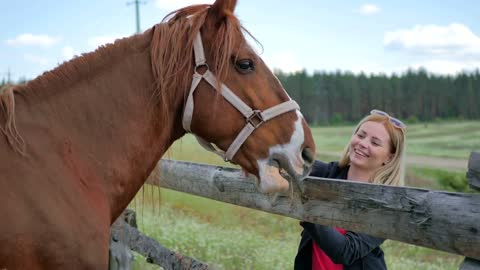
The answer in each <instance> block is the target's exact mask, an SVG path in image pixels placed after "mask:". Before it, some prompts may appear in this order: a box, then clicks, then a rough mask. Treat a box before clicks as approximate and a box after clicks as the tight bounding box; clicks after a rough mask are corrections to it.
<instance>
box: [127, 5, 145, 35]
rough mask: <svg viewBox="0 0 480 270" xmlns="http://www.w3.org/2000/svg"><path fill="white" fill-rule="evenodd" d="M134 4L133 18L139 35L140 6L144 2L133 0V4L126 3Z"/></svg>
mask: <svg viewBox="0 0 480 270" xmlns="http://www.w3.org/2000/svg"><path fill="white" fill-rule="evenodd" d="M131 4H135V18H136V23H137V32H136V33H137V34H138V33H140V4H145V2H144V1H139V0H134V1H133V2H127V5H131Z"/></svg>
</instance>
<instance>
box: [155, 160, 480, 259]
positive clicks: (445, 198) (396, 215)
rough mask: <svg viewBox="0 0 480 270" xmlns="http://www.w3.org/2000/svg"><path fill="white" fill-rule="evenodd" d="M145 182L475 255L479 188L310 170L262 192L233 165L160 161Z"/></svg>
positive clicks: (479, 255)
mask: <svg viewBox="0 0 480 270" xmlns="http://www.w3.org/2000/svg"><path fill="white" fill-rule="evenodd" d="M157 170H158V171H156V173H155V174H154V175H153V177H152V179H151V180H150V182H151V183H153V184H155V183H160V186H162V187H164V188H169V189H173V190H177V191H181V192H186V193H190V194H194V195H198V196H202V197H206V198H210V199H214V200H217V201H221V202H226V203H231V204H235V205H240V206H245V207H249V208H252V209H258V210H262V211H266V212H270V213H275V214H280V215H284V216H288V217H292V218H296V219H299V220H307V221H311V222H315V223H320V224H324V225H332V226H338V227H342V228H345V229H348V230H353V231H357V232H363V233H367V234H370V235H374V236H378V237H383V238H388V239H393V240H397V241H401V242H405V243H410V244H414V245H418V246H424V247H429V248H433V249H437V250H443V251H447V252H451V253H456V254H460V255H464V256H466V257H469V258H472V259H475V260H480V194H473V193H472V194H471V193H454V192H443V191H435V190H427V189H419V188H411V187H393V186H384V185H372V184H364V183H358V182H351V181H343V180H333V179H322V178H315V177H310V178H306V179H305V180H303V181H302V182H300V183H296V184H295V185H293V191H292V192H291V193H290V192H289V193H288V194H281V195H276V196H272V195H266V194H261V193H259V192H258V191H257V187H256V184H255V180H254V179H253V178H249V177H245V176H244V174H243V172H242V171H240V170H238V169H232V168H224V167H219V166H210V165H202V164H195V163H189V162H178V161H171V160H162V161H160V162H159V166H158V167H157Z"/></svg>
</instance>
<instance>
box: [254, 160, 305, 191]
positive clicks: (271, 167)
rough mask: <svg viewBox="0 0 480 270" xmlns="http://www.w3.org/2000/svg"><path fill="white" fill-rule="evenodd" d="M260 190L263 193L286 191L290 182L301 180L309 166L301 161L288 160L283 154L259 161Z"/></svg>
mask: <svg viewBox="0 0 480 270" xmlns="http://www.w3.org/2000/svg"><path fill="white" fill-rule="evenodd" d="M259 165H260V166H259V176H260V177H259V178H260V187H259V188H260V191H261V192H263V193H275V192H286V191H288V190H289V187H290V182H289V179H287V178H290V179H292V180H293V181H301V180H302V179H303V178H305V177H306V176H307V175H308V174H309V173H310V169H311V166H308V165H305V164H304V163H303V162H297V164H295V163H294V162H291V161H289V160H288V159H287V158H286V157H285V156H273V157H271V158H270V159H268V161H266V162H262V163H261V162H259ZM288 176H289V177H288Z"/></svg>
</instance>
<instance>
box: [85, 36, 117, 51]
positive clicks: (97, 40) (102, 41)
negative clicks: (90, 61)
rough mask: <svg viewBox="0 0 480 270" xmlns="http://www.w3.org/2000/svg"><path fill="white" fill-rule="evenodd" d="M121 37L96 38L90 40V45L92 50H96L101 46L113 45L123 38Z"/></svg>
mask: <svg viewBox="0 0 480 270" xmlns="http://www.w3.org/2000/svg"><path fill="white" fill-rule="evenodd" d="M122 37H124V36H121V35H111V36H96V37H91V38H89V39H88V45H89V46H90V47H91V48H92V49H96V48H97V47H98V46H100V45H105V44H108V43H113V42H114V41H115V40H116V39H119V38H122Z"/></svg>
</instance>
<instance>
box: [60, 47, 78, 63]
mask: <svg viewBox="0 0 480 270" xmlns="http://www.w3.org/2000/svg"><path fill="white" fill-rule="evenodd" d="M79 54H80V53H79V52H77V51H76V50H75V49H74V48H73V47H71V46H65V47H63V48H62V59H63V60H65V61H68V60H70V59H72V58H73V57H74V56H75V55H79Z"/></svg>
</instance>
